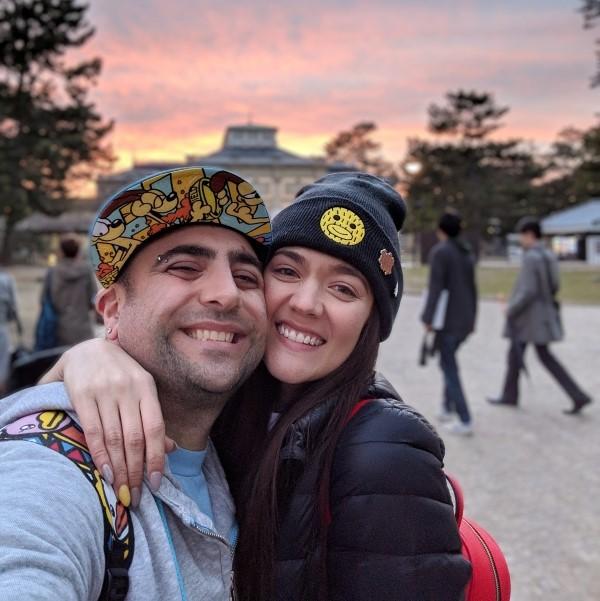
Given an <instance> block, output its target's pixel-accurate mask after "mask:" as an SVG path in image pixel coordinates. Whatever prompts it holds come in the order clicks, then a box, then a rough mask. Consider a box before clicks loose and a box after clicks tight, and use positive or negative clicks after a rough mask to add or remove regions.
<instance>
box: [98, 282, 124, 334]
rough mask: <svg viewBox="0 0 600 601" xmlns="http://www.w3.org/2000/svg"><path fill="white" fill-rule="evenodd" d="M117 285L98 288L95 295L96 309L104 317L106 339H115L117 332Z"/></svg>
mask: <svg viewBox="0 0 600 601" xmlns="http://www.w3.org/2000/svg"><path fill="white" fill-rule="evenodd" d="M117 288H118V287H117V286H111V287H110V288H107V289H105V290H100V291H99V292H98V294H97V295H96V311H98V313H99V314H100V315H102V318H103V319H104V325H105V326H106V339H107V340H117V339H118V337H119V336H118V333H119V294H118V290H117Z"/></svg>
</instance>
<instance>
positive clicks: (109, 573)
mask: <svg viewBox="0 0 600 601" xmlns="http://www.w3.org/2000/svg"><path fill="white" fill-rule="evenodd" d="M3 440H24V441H27V442H34V443H37V444H39V445H42V446H43V447H46V448H48V449H51V450H53V451H56V452H57V453H60V454H61V455H63V456H64V457H66V458H67V459H70V460H71V461H72V462H73V463H74V464H75V465H76V466H77V467H78V468H79V469H80V471H81V473H82V474H83V475H84V476H85V478H86V479H87V481H88V482H89V483H90V484H91V485H92V487H93V488H94V490H95V491H96V494H97V495H98V500H99V501H100V506H101V508H102V516H103V521H104V554H105V557H106V572H105V575H104V582H103V584H102V591H101V593H100V597H99V599H98V601H123V600H124V599H125V597H126V595H127V591H128V589H129V576H128V572H127V571H128V569H129V566H130V565H131V560H132V559H133V549H134V541H133V524H132V523H131V516H130V515H129V509H127V508H126V507H125V506H124V505H123V504H122V503H121V502H120V501H119V500H118V499H117V498H116V496H115V494H114V492H113V490H112V488H111V487H110V486H109V485H108V484H107V483H106V482H105V481H104V480H103V479H102V477H101V476H100V473H99V472H98V470H97V469H96V467H95V466H94V462H93V461H92V456H91V455H90V452H89V451H88V448H87V446H86V442H85V437H84V435H83V431H82V430H81V428H80V426H79V424H77V422H75V421H74V420H73V419H72V418H71V417H69V415H68V414H67V413H65V412H64V411H42V412H39V413H33V414H31V415H27V416H25V417H22V418H20V419H18V420H17V421H15V422H13V423H12V424H8V425H7V426H5V427H4V428H2V429H1V430H0V441H3Z"/></svg>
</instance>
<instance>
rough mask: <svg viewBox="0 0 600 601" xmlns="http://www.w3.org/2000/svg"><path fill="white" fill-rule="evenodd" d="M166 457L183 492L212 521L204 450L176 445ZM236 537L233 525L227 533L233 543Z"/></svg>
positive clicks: (235, 527) (235, 529)
mask: <svg viewBox="0 0 600 601" xmlns="http://www.w3.org/2000/svg"><path fill="white" fill-rule="evenodd" d="M167 457H168V461H169V467H170V468H171V472H173V475H174V476H175V478H177V482H179V484H180V485H181V488H183V491H184V492H185V494H186V495H188V497H190V498H191V499H193V500H194V501H195V502H196V505H198V508H199V509H200V511H202V513H205V514H206V515H207V516H208V517H209V518H210V519H211V520H212V521H213V522H214V517H213V510H212V503H211V501H210V493H209V492H208V484H207V482H206V478H205V477H204V471H203V470H202V466H203V465H204V459H205V457H206V451H188V449H182V448H181V447H177V448H176V449H175V450H174V451H173V452H171V453H169V454H168V455H167ZM236 539H237V526H234V527H233V528H232V530H231V532H230V533H229V542H230V543H231V544H234V543H235V540H236Z"/></svg>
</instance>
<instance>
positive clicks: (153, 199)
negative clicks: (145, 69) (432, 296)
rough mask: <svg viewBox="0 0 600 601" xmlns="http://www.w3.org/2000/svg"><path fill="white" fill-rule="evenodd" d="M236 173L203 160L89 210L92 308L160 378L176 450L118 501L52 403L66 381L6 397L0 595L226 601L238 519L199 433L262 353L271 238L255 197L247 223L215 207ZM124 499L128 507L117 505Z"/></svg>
mask: <svg viewBox="0 0 600 601" xmlns="http://www.w3.org/2000/svg"><path fill="white" fill-rule="evenodd" d="M240 182H243V180H241V179H240V178H238V177H237V176H235V175H234V174H230V173H227V172H224V171H216V170H214V169H200V168H189V169H181V170H174V171H170V172H166V173H161V174H158V175H156V176H152V177H149V178H147V179H146V180H144V181H142V182H138V183H136V184H134V185H132V186H131V187H129V188H128V189H126V190H123V191H121V192H119V193H117V195H116V196H114V197H113V198H112V199H111V200H110V201H109V202H108V203H107V204H106V205H105V206H104V207H103V208H102V209H101V210H100V213H99V215H98V217H97V219H96V222H95V225H94V230H93V236H92V253H91V254H92V261H93V263H94V266H95V268H96V273H97V275H98V276H99V279H100V281H101V283H102V285H103V286H104V288H105V290H103V291H102V292H101V293H100V294H99V296H98V299H97V308H98V311H99V312H100V313H101V314H102V315H103V317H104V323H105V326H106V336H107V338H109V339H111V340H115V341H118V343H119V344H120V345H121V346H122V347H123V348H124V349H125V350H126V351H127V352H128V353H129V354H130V355H131V356H132V357H134V358H135V359H136V360H137V361H138V362H139V363H141V364H142V365H143V366H144V367H145V369H146V370H148V371H149V372H150V373H151V374H152V375H153V377H154V378H155V380H156V384H157V390H158V394H159V399H160V403H161V408H162V411H163V414H164V418H165V424H166V429H167V434H168V435H169V436H170V437H171V438H173V439H174V440H175V441H176V442H177V444H178V447H179V448H178V449H177V450H176V451H175V452H174V453H173V454H172V455H171V456H170V457H169V462H168V469H167V470H166V473H165V476H164V477H163V478H162V480H161V478H160V475H159V474H149V475H148V476H147V477H146V478H145V480H144V484H143V486H142V488H141V490H132V491H131V493H130V491H129V490H128V489H127V487H122V489H121V490H119V501H117V500H116V499H115V498H114V495H113V493H112V491H111V487H110V483H111V481H112V474H110V473H105V474H104V478H101V477H100V475H99V474H98V472H97V471H96V470H95V469H94V468H89V462H88V461H86V459H89V457H87V456H86V452H85V449H84V447H82V446H81V442H82V439H81V437H80V436H79V434H78V430H77V424H76V422H72V421H71V415H70V414H68V413H64V412H63V410H68V409H69V402H68V397H67V395H66V392H65V390H64V388H63V386H62V384H60V385H58V384H50V385H46V386H38V387H35V388H31V389H28V390H25V391H23V392H21V393H18V394H17V395H13V396H12V397H9V398H8V399H6V400H5V401H4V402H3V404H2V409H1V411H0V428H2V429H1V430H0V514H1V515H2V516H3V517H2V520H0V598H1V599H17V598H31V599H33V598H35V599H40V600H41V599H48V600H50V599H61V601H66V600H69V601H70V600H84V599H85V600H92V601H95V600H96V599H98V598H101V599H111V600H113V599H114V600H117V599H125V595H126V599H127V600H128V601H137V600H140V601H141V600H144V601H148V600H150V601H152V600H156V601H158V600H165V599H190V600H191V599H211V600H226V599H229V596H230V592H231V589H232V579H233V573H232V556H233V549H234V546H235V539H236V533H237V528H236V524H235V517H234V507H233V502H232V499H231V496H230V493H229V489H228V487H227V483H226V481H225V476H224V474H223V470H222V468H221V465H220V463H219V460H218V458H217V456H216V453H215V451H214V448H213V446H212V444H211V442H210V439H209V431H210V429H211V426H212V424H213V422H214V421H215V419H216V417H217V415H218V414H219V412H220V411H221V409H222V407H223V405H224V404H225V402H226V401H227V399H228V398H229V397H230V395H231V394H232V393H233V392H234V391H235V390H236V388H237V387H238V386H239V385H240V383H241V382H242V381H243V380H244V379H245V378H246V377H247V376H248V375H249V374H250V373H251V372H252V371H253V370H254V369H255V367H256V366H257V365H258V363H259V362H260V359H261V357H262V355H263V352H264V346H265V336H266V309H265V303H264V294H263V279H262V269H261V267H262V265H261V261H260V260H259V257H260V258H264V257H265V255H266V249H267V246H268V243H269V241H270V226H269V223H268V221H267V222H266V223H265V221H264V220H265V219H267V220H268V214H267V211H266V209H265V207H264V205H263V204H262V201H260V198H258V200H259V201H260V202H255V205H256V207H255V215H256V216H257V217H262V218H263V221H261V224H260V226H258V228H257V226H256V224H247V223H244V222H241V221H239V220H237V219H236V218H234V217H231V216H230V215H228V214H227V213H226V211H225V209H226V208H227V205H228V203H231V202H234V201H235V202H238V203H239V202H240V200H239V195H238V189H237V188H238V186H239V184H240ZM243 184H244V189H245V190H247V189H248V187H249V186H250V185H249V184H248V183H247V182H243ZM215 190H218V191H219V194H220V196H219V207H220V211H219V212H218V214H217V215H216V216H215V215H213V216H211V217H210V218H209V219H207V218H206V212H204V211H202V210H198V211H195V212H194V214H192V211H190V210H188V209H190V207H192V206H193V205H194V204H198V205H200V207H201V206H208V205H209V204H210V202H211V201H213V200H214V191H215ZM256 196H257V195H256ZM255 201H256V199H255ZM213 204H214V203H213ZM194 215H195V216H194ZM173 216H175V217H174V218H173ZM99 244H101V245H103V246H101V247H100V249H99V248H98V245H99ZM107 245H114V252H111V253H109V252H107ZM2 439H4V440H2ZM31 442H38V443H39V444H31ZM44 447H46V448H44ZM57 449H61V450H62V454H63V455H64V456H62V457H61V456H60V455H61V453H59V452H56V450H57ZM69 459H70V460H71V461H69ZM82 472H83V475H84V476H85V477H82ZM86 479H87V480H88V482H86ZM90 483H91V484H92V486H90ZM99 499H100V501H99ZM130 501H131V502H132V505H133V506H135V507H136V509H135V510H134V511H131V512H130V513H129V514H128V513H127V512H126V511H125V507H127V506H128V505H129V503H130ZM103 512H104V514H105V516H108V520H109V525H108V527H107V526H106V520H105V519H103ZM132 529H133V534H134V537H135V538H134V541H135V542H134V543H133V542H132V540H131V530H132ZM107 541H108V544H107ZM132 553H133V559H132V560H131V554H132ZM115 555H117V557H116V560H115V557H114V556H115ZM105 557H106V559H105ZM113 560H114V561H113ZM128 562H131V565H130V566H129V565H128ZM109 564H110V569H109V570H108V571H107V572H106V573H105V565H106V566H107V567H109ZM115 565H116V568H115V569H112V568H113V567H114V566H115ZM127 568H129V569H128V576H129V581H128V583H127V578H126V576H125V578H124V570H126V569H127ZM115 584H116V586H115ZM127 585H129V592H127Z"/></svg>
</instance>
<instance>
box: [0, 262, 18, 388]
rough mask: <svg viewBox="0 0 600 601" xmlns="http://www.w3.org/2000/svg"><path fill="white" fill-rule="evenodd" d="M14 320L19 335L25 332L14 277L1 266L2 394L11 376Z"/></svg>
mask: <svg viewBox="0 0 600 601" xmlns="http://www.w3.org/2000/svg"><path fill="white" fill-rule="evenodd" d="M11 321H14V322H15V323H16V326H17V332H18V334H19V336H21V335H22V334H23V328H22V326H21V320H20V319H19V312H18V311H17V294H16V291H15V280H14V278H13V277H12V276H11V275H10V274H8V273H6V272H5V271H3V270H2V269H1V268H0V396H1V395H3V394H4V393H5V392H6V386H7V383H8V378H9V376H10V355H11V340H10V330H9V324H10V322H11Z"/></svg>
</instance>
